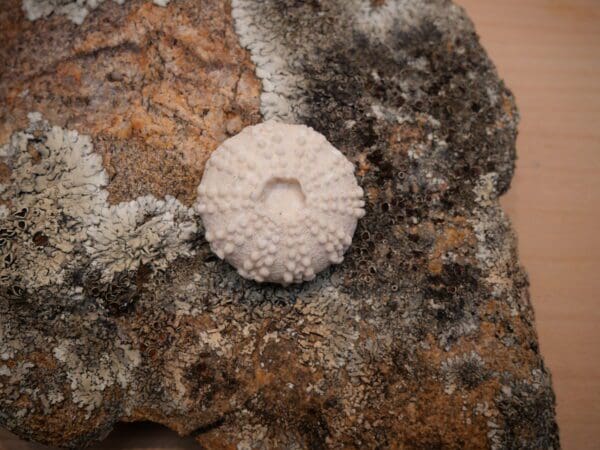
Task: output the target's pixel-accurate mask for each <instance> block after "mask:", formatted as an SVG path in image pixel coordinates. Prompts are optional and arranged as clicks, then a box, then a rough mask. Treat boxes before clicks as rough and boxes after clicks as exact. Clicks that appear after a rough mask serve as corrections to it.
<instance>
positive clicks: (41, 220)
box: [0, 114, 197, 291]
mask: <svg viewBox="0 0 600 450" xmlns="http://www.w3.org/2000/svg"><path fill="white" fill-rule="evenodd" d="M30 119H31V125H30V127H29V128H28V129H27V130H25V131H22V132H17V133H15V134H13V135H12V137H11V139H10V142H9V143H7V144H6V145H4V146H2V147H0V162H3V163H4V164H6V165H7V166H8V167H9V168H10V170H11V180H10V184H8V185H0V188H1V190H2V192H1V193H0V200H3V201H4V202H6V204H5V205H4V208H5V212H4V213H3V215H2V216H3V217H2V218H0V242H1V245H0V258H1V261H2V262H1V264H2V268H3V270H2V275H1V276H0V281H1V283H2V286H3V287H4V288H11V289H13V290H14V289H15V288H16V287H20V288H21V289H24V290H25V291H27V290H31V289H36V288H39V287H41V286H46V285H48V284H50V283H54V284H62V283H63V282H64V281H65V277H66V276H68V275H69V274H70V273H72V272H73V271H77V270H81V269H85V270H86V271H94V270H97V271H100V272H101V274H102V281H104V282H110V281H111V279H112V277H113V275H114V274H115V273H117V272H121V271H124V270H135V269H137V268H138V267H139V266H140V265H143V264H146V263H150V262H151V263H152V264H153V265H155V266H156V267H157V268H161V267H163V268H164V267H165V265H166V263H168V262H169V261H172V260H173V259H175V258H176V257H178V256H182V255H191V254H192V248H191V246H190V241H191V240H193V238H194V237H195V234H196V231H197V223H196V220H197V219H196V215H195V213H194V211H193V210H192V209H189V208H186V207H184V206H183V205H181V204H180V203H179V202H178V201H177V200H176V199H174V198H173V197H167V198H166V199H165V200H159V199H156V198H154V197H152V196H145V197H140V198H138V199H137V200H135V201H131V202H127V203H120V204H117V205H109V204H108V203H107V196H108V192H107V190H106V189H105V188H106V185H107V184H108V176H107V175H106V172H105V171H104V169H103V167H102V161H101V158H100V156H98V155H97V154H95V153H94V152H93V147H92V142H91V139H90V138H89V137H88V136H85V135H80V134H79V133H77V132H76V131H68V130H64V129H62V128H60V127H56V126H54V127H51V126H50V125H49V124H48V123H47V122H45V121H43V120H41V118H40V117H39V115H36V114H31V115H30Z"/></svg>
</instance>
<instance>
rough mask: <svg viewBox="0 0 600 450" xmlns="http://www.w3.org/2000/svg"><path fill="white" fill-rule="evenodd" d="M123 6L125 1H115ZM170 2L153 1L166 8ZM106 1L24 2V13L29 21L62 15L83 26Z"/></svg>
mask: <svg viewBox="0 0 600 450" xmlns="http://www.w3.org/2000/svg"><path fill="white" fill-rule="evenodd" d="M113 1H114V2H115V3H118V4H119V5H122V4H123V3H124V2H125V0H113ZM169 1H170V0H153V3H154V4H155V5H158V6H166V5H167V4H168V3H169ZM103 2H104V0H23V11H24V12H25V15H26V16H27V19H29V20H37V19H41V18H45V17H48V16H50V15H51V14H61V15H64V16H67V17H68V18H69V20H71V21H72V22H74V23H76V24H77V25H81V24H82V23H83V21H84V20H85V18H86V17H87V15H88V14H89V13H90V11H92V10H94V9H96V8H97V7H98V6H100V4H101V3H103Z"/></svg>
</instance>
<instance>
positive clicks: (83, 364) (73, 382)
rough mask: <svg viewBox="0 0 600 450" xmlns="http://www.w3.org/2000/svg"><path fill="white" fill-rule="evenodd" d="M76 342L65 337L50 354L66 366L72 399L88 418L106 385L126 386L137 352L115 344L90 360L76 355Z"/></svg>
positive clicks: (138, 362)
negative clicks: (84, 411) (85, 412)
mask: <svg viewBox="0 0 600 450" xmlns="http://www.w3.org/2000/svg"><path fill="white" fill-rule="evenodd" d="M79 345H80V344H78V343H76V342H74V341H72V340H68V339H65V340H63V341H61V342H60V344H59V345H57V346H56V347H54V348H53V350H52V353H53V355H54V358H56V360H57V361H58V362H59V364H61V365H62V366H64V368H65V369H66V374H67V379H68V381H69V383H70V388H71V395H72V396H73V402H74V403H75V404H76V405H77V406H79V407H80V408H84V409H85V410H86V411H87V416H86V417H87V418H89V417H90V416H91V414H92V412H93V411H94V410H95V409H96V408H97V407H99V406H100V405H101V404H102V400H103V398H104V391H105V390H106V389H107V388H110V387H112V386H114V385H118V386H119V387H121V388H122V389H125V388H127V386H129V384H130V383H131V382H132V372H133V370H134V369H135V368H136V367H137V366H139V365H140V363H141V355H140V353H139V351H138V350H136V349H132V348H131V347H130V346H129V345H127V344H117V345H116V346H115V347H114V348H112V349H111V351H109V352H102V353H99V354H97V355H95V356H94V361H93V362H92V361H87V360H84V358H82V357H81V356H79V355H78V352H77V348H78V346H79Z"/></svg>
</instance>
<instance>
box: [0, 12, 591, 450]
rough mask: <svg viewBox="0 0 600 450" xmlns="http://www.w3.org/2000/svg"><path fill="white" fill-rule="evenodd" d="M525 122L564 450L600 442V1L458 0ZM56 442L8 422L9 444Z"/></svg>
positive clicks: (162, 432)
mask: <svg viewBox="0 0 600 450" xmlns="http://www.w3.org/2000/svg"><path fill="white" fill-rule="evenodd" d="M458 3H460V4H461V5H463V6H464V7H465V8H466V9H467V11H468V12H469V14H470V16H471V18H472V19H473V21H474V22H475V24H476V25H477V30H478V32H479V34H480V35H481V37H482V40H483V44H484V45H485V47H486V48H487V50H488V52H489V53H490V55H491V57H492V59H493V60H494V61H495V62H496V64H497V66H498V70H499V72H500V75H501V76H502V77H503V78H504V79H505V80H506V82H507V84H508V86H509V87H510V88H511V89H512V90H513V91H514V93H515V95H516V97H517V103H518V105H519V107H520V110H521V115H522V122H521V127H520V135H519V141H518V152H519V161H518V164H517V173H516V176H515V179H514V182H513V186H512V188H511V190H510V192H509V193H508V194H507V195H506V196H505V198H504V199H503V202H502V203H503V205H504V207H505V209H506V211H507V212H508V214H509V216H510V217H511V219H512V221H513V224H514V226H515V228H516V229H517V232H518V235H519V248H520V254H521V260H522V262H523V264H524V265H525V267H526V268H527V270H528V271H529V275H530V279H531V292H532V297H533V303H534V306H535V310H536V315H537V327H538V332H539V335H540V343H541V348H542V352H543V354H544V356H545V359H546V363H547V365H548V366H549V367H550V369H551V371H552V374H553V378H554V387H555V390H556V394H557V397H558V421H559V426H560V429H561V439H562V445H563V447H564V448H565V449H567V450H571V449H576V450H582V449H596V450H597V449H600V0H458ZM142 448H143V449H146V450H150V449H163V450H166V449H169V450H174V449H178V450H179V449H194V448H198V447H197V446H196V445H195V444H194V442H193V441H192V439H189V438H188V439H181V438H179V437H178V436H177V435H176V434H175V433H173V432H170V431H168V430H166V429H163V428H161V427H159V426H157V425H150V424H135V425H133V424H131V425H120V426H119V427H117V430H116V431H115V432H113V433H112V434H111V435H110V436H109V437H108V439H107V440H106V441H104V442H103V443H102V444H101V445H98V446H96V447H95V449H96V450H100V449H111V450H117V449H128V450H131V449H142ZM26 449H27V450H32V449H37V450H41V449H47V447H43V446H39V445H33V444H27V443H24V442H22V441H19V440H17V439H16V438H15V437H14V436H12V435H10V434H9V433H7V432H3V431H1V430H0V450H26Z"/></svg>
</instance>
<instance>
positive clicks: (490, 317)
mask: <svg viewBox="0 0 600 450" xmlns="http://www.w3.org/2000/svg"><path fill="white" fill-rule="evenodd" d="M3 6H4V8H3V9H2V11H1V12H0V41H1V42H3V45H2V46H0V60H1V61H2V62H3V70H2V71H1V72H0V105H2V106H1V107H0V183H1V184H0V258H1V259H0V261H1V263H0V264H2V266H0V267H1V269H2V270H1V272H0V317H1V319H2V320H0V424H2V425H3V426H4V427H6V428H8V429H9V430H11V431H12V432H14V433H16V434H18V435H19V436H21V437H23V438H25V439H31V440H35V441H39V442H43V443H46V444H50V445H56V446H63V447H70V448H81V447H83V446H85V445H87V444H89V443H91V442H94V441H97V440H99V439H102V437H104V436H106V434H107V433H108V432H109V431H110V430H111V429H112V427H113V425H114V424H115V423H116V422H118V421H137V420H150V421H155V422H158V423H162V424H164V425H166V426H168V427H170V428H172V429H173V430H176V431H177V432H179V433H180V434H182V435H184V434H191V435H193V436H194V437H195V438H196V439H197V440H198V442H199V444H200V445H201V446H203V447H204V448H234V447H237V448H240V449H245V448H415V449H419V448H457V449H459V448H460V449H463V448H492V449H504V448H506V449H508V448H520V449H540V448H544V449H546V448H548V449H549V448H554V449H556V448H559V440H558V429H557V426H556V421H555V413H554V403H555V399H554V394H553V391H552V386H551V379H550V375H549V373H548V371H547V369H546V368H545V366H544V364H543V360H542V358H541V355H540V352H539V348H538V344H537V336H536V333H535V329H534V319H533V311H532V308H531V303H530V300H529V294H528V282H527V277H526V275H525V273H524V271H523V269H522V268H521V266H520V265H519V262H518V256H517V250H516V241H515V236H514V233H513V231H512V229H511V227H510V223H509V221H508V218H507V217H506V216H505V215H504V213H503V212H502V210H501V209H500V206H499V203H498V196H499V195H501V194H503V193H504V192H506V190H507V189H508V188H509V185H510V181H511V177H512V174H513V170H514V160H515V136H516V125H517V120H518V115H517V112H516V107H515V103H514V99H513V97H512V95H511V93H510V91H509V90H508V89H507V88H506V87H505V86H504V85H503V83H502V82H501V81H500V80H499V78H498V75H497V73H496V70H495V68H494V66H493V65H492V63H491V62H490V60H489V59H488V57H487V56H486V54H485V52H484V50H483V49H482V47H481V45H480V44H479V41H478V38H477V35H476V34H475V31H474V29H473V25H472V24H471V22H470V21H469V20H468V18H467V17H466V16H465V14H464V11H463V10H462V9H460V8H459V7H457V6H455V5H453V4H452V3H450V2H448V1H446V0H434V1H423V0H397V1H392V0H383V1H381V0H378V1H372V2H369V1H367V0H364V1H362V0H344V1H341V0H337V1H336V0H320V1H312V0H311V1H304V2H300V1H297V0H285V1H275V0H269V1H265V2H254V1H250V0H233V1H232V3H231V4H229V3H228V2H224V1H217V0H201V1H198V0H196V1H194V0H177V1H172V2H170V3H169V4H168V5H167V6H166V7H164V8H163V7H160V6H157V5H155V4H153V3H152V2H144V1H141V0H132V1H128V2H126V3H124V4H123V5H119V4H117V3H114V2H107V1H105V2H102V3H101V4H100V5H99V6H98V7H97V8H96V9H94V10H93V11H90V12H89V14H88V15H87V16H86V17H85V19H84V20H83V23H82V25H80V26H78V25H76V24H74V23H72V22H71V21H70V20H69V18H68V17H66V16H64V15H60V14H55V15H50V16H49V17H47V18H40V19H38V20H37V21H36V22H35V23H32V22H29V21H28V20H27V19H26V17H25V16H24V13H23V12H22V9H21V8H22V5H21V2H20V1H18V0H7V1H6V2H4V5H3ZM268 118H275V119H278V120H281V121H286V122H294V123H303V124H306V125H309V126H311V127H313V128H314V129H315V130H317V131H318V132H320V133H322V134H324V135H325V136H326V137H327V139H328V140H329V141H330V142H331V143H332V144H333V145H334V146H335V147H336V148H338V149H340V151H342V152H343V153H344V154H345V155H346V157H348V159H350V160H351V161H352V162H353V163H354V164H355V165H356V167H357V172H356V173H357V177H358V181H359V184H360V185H361V186H362V187H363V188H364V191H365V197H366V206H365V209H366V216H365V217H364V218H363V219H361V221H360V222H359V225H358V228H357V231H356V234H355V237H354V240H353V243H352V245H351V247H350V249H349V251H348V252H347V254H346V257H345V261H344V263H343V264H341V265H339V266H335V267H332V268H330V269H328V270H326V271H325V272H323V273H321V274H319V275H318V276H317V278H316V279H315V280H314V281H311V282H308V283H304V284H302V285H298V286H291V287H287V288H284V287H280V286H276V285H268V284H267V285H258V284H256V283H254V282H251V281H247V280H244V279H242V278H241V277H239V276H238V275H237V273H236V272H235V270H234V269H233V268H232V267H231V266H229V265H228V264H226V263H225V262H223V261H220V260H219V259H218V258H216V257H215V256H214V255H213V254H212V253H211V251H210V249H209V246H208V244H207V242H206V241H205V240H204V237H203V235H204V229H203V226H202V223H201V221H200V219H199V217H198V215H197V213H196V212H195V211H194V209H193V208H191V206H192V204H193V202H194V200H195V195H196V194H195V193H196V188H197V186H198V184H199V182H200V178H201V174H202V171H203V167H204V163H205V161H206V160H207V158H208V156H209V155H210V153H211V152H212V151H213V150H214V149H215V148H216V147H217V146H218V145H219V144H220V143H221V142H223V141H224V140H225V139H226V138H227V137H228V136H230V135H231V134H235V133H236V132H237V131H238V130H240V129H242V128H244V127H246V126H248V125H251V124H254V123H258V122H261V121H263V120H264V119H268ZM66 418H68V420H65V419H66Z"/></svg>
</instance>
